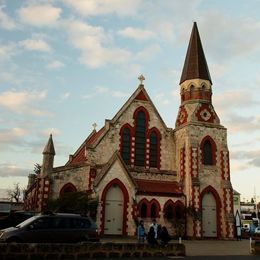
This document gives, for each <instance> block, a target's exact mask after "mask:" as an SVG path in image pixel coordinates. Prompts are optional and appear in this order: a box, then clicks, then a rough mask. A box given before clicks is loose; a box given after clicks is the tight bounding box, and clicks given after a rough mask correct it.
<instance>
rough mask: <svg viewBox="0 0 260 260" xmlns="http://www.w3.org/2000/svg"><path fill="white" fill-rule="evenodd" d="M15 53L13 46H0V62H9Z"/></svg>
mask: <svg viewBox="0 0 260 260" xmlns="http://www.w3.org/2000/svg"><path fill="white" fill-rule="evenodd" d="M15 53H16V49H15V45H14V44H8V45H0V62H3V61H6V60H9V59H10V58H11V57H12V56H13V55H15Z"/></svg>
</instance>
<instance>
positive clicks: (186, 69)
mask: <svg viewBox="0 0 260 260" xmlns="http://www.w3.org/2000/svg"><path fill="white" fill-rule="evenodd" d="M188 79H204V80H209V81H210V83H211V84H212V82H211V77H210V74H209V69H208V65H207V61H206V58H205V55H204V51H203V47H202V44H201V40H200V35H199V31H198V27H197V23H196V22H194V24H193V28H192V32H191V37H190V42H189V46H188V50H187V54H186V58H185V62H184V66H183V70H182V75H181V80H180V84H181V83H183V82H184V81H185V80H188Z"/></svg>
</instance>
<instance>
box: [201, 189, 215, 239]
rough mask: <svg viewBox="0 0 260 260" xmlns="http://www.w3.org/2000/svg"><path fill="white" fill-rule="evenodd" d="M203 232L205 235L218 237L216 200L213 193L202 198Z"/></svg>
mask: <svg viewBox="0 0 260 260" xmlns="http://www.w3.org/2000/svg"><path fill="white" fill-rule="evenodd" d="M202 232H203V237H217V212H216V200H215V198H214V196H213V194H212V193H207V194H205V195H204V197H203V199H202Z"/></svg>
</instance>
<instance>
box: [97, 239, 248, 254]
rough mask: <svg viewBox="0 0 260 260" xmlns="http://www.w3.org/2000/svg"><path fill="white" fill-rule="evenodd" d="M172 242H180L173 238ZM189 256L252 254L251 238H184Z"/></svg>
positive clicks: (106, 240) (103, 240)
mask: <svg viewBox="0 0 260 260" xmlns="http://www.w3.org/2000/svg"><path fill="white" fill-rule="evenodd" d="M101 242H114V243H116V242H120V243H124V242H125V243H136V238H133V237H125V238H124V237H123V238H122V237H106V238H102V239H101ZM171 242H175V243H178V241H175V240H172V241H171ZM182 243H183V244H184V245H185V248H186V255H187V256H232V255H233V256H246V255H247V256H248V255H250V242H249V239H243V240H242V241H236V240H234V241H226V240H182Z"/></svg>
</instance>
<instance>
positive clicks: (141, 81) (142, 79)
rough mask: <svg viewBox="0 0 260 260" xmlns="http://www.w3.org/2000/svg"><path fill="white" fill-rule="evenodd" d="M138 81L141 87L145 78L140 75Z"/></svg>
mask: <svg viewBox="0 0 260 260" xmlns="http://www.w3.org/2000/svg"><path fill="white" fill-rule="evenodd" d="M138 79H139V80H140V84H141V85H143V81H144V80H145V77H144V75H143V74H141V75H140V76H139V77H138Z"/></svg>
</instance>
